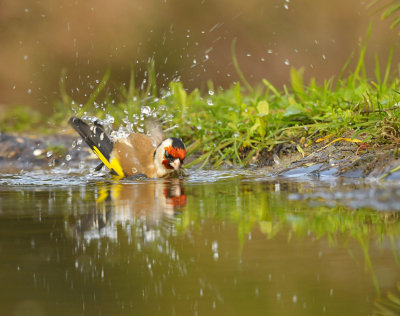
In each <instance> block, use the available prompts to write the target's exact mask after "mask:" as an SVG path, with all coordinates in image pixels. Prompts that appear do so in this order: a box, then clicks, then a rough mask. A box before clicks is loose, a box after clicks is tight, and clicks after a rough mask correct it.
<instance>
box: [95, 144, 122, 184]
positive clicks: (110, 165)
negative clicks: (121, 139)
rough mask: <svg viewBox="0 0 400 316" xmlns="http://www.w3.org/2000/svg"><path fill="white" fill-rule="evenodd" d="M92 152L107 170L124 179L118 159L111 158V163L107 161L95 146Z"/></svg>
mask: <svg viewBox="0 0 400 316" xmlns="http://www.w3.org/2000/svg"><path fill="white" fill-rule="evenodd" d="M93 152H94V153H95V154H96V155H97V157H99V158H100V160H101V162H102V163H104V164H105V166H106V167H107V168H108V169H110V170H113V171H115V173H116V174H117V175H118V176H119V177H121V178H123V177H125V174H124V171H123V170H122V167H121V165H120V163H119V161H118V159H115V158H113V159H111V161H108V160H107V159H106V157H104V155H103V154H102V153H101V151H100V150H99V149H98V148H97V147H96V146H93Z"/></svg>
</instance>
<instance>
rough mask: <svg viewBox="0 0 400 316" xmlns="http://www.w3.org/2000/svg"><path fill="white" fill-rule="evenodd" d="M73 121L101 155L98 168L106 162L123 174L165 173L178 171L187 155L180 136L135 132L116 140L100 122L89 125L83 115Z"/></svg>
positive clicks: (81, 134) (118, 174) (153, 176)
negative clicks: (149, 134)
mask: <svg viewBox="0 0 400 316" xmlns="http://www.w3.org/2000/svg"><path fill="white" fill-rule="evenodd" d="M69 123H70V125H71V126H72V127H73V128H74V129H75V130H76V131H77V132H78V133H79V135H80V136H81V137H82V138H83V140H84V141H85V142H86V144H88V145H89V147H90V148H91V149H92V150H93V152H94V153H95V154H96V155H97V156H98V157H99V158H100V160H101V162H102V164H101V165H100V166H99V167H98V168H96V170H98V169H100V168H101V167H102V165H103V164H104V165H105V166H106V167H107V168H108V169H110V172H111V173H112V174H113V175H115V176H117V177H119V178H123V177H129V176H133V175H145V176H146V177H148V178H161V177H165V176H166V175H168V174H171V173H172V172H174V171H178V170H179V169H180V168H181V166H182V165H183V160H184V159H185V156H186V149H185V145H184V144H183V142H182V140H180V139H179V138H175V137H170V138H166V139H164V140H162V138H161V135H154V136H153V135H152V136H147V135H144V134H139V133H131V134H129V135H128V136H127V137H123V138H121V139H118V140H115V141H112V140H111V139H110V137H109V136H108V135H107V134H106V133H105V131H104V128H103V126H102V125H100V124H99V123H97V122H95V123H94V125H93V126H89V125H88V124H86V123H85V122H84V121H82V120H81V119H80V118H77V117H71V118H70V119H69ZM161 140H162V141H161ZM158 142H159V144H158V146H156V144H157V143H158Z"/></svg>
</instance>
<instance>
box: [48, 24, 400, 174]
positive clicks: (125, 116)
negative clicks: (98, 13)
mask: <svg viewBox="0 0 400 316" xmlns="http://www.w3.org/2000/svg"><path fill="white" fill-rule="evenodd" d="M369 33H370V29H369V31H368V34H369ZM367 42H368V36H367V40H366V41H365V42H364V44H362V45H360V51H359V53H358V58H357V59H355V60H354V58H353V55H352V56H351V57H350V58H349V60H348V61H347V62H346V63H345V65H344V67H343V69H342V70H341V71H340V73H339V75H338V77H337V78H330V79H328V80H325V81H324V82H322V83H318V82H317V81H316V80H315V79H311V80H310V81H309V82H305V80H304V68H300V69H296V68H292V69H291V72H290V85H289V86H283V87H282V89H279V88H277V87H274V86H273V85H272V84H271V83H270V82H269V80H268V79H264V80H262V82H261V83H260V84H259V85H256V86H254V87H252V86H250V85H249V83H248V82H247V81H246V79H245V77H244V75H243V73H242V72H241V70H240V68H239V63H238V61H237V59H236V55H235V46H234V45H235V42H233V45H232V58H233V63H234V65H235V67H236V69H237V73H238V75H239V77H240V78H241V81H240V82H236V83H234V84H232V86H231V87H230V88H228V89H222V88H220V87H214V85H213V83H212V82H211V81H210V82H208V89H207V91H200V90H198V89H194V90H193V91H190V92H189V91H187V90H186V89H185V88H184V85H183V83H182V82H175V81H174V82H171V83H170V84H169V88H168V89H164V90H161V91H159V90H158V89H157V86H156V80H155V78H156V70H155V65H154V62H152V63H151V64H150V66H149V69H148V78H147V86H146V87H145V88H144V89H141V90H139V89H137V88H135V80H134V78H135V73H134V69H133V68H132V73H131V80H130V83H129V85H128V86H127V87H126V86H124V85H121V88H120V99H119V100H113V99H111V97H109V96H108V95H109V94H108V89H109V84H108V80H109V78H110V72H109V71H107V72H106V73H105V75H104V77H103V79H102V81H101V82H100V83H99V85H98V86H97V87H96V88H95V89H94V91H93V93H92V95H91V96H90V97H89V99H88V101H87V103H86V104H84V105H81V106H77V103H76V102H74V100H73V99H72V97H70V96H69V95H68V94H67V93H66V89H65V82H64V81H63V80H61V81H60V91H61V95H62V97H61V99H60V100H59V102H57V103H56V104H55V115H54V116H53V118H51V119H50V122H51V123H53V124H54V125H56V126H59V124H60V122H64V123H65V122H66V117H69V116H70V115H73V114H76V115H83V114H87V115H90V116H96V117H99V118H105V117H106V115H107V114H109V115H111V116H113V117H114V119H115V122H114V126H115V127H118V126H119V125H121V124H123V125H127V124H128V125H129V124H130V125H131V128H132V129H133V130H135V129H137V128H138V127H139V130H140V124H141V123H143V120H144V119H145V118H146V115H144V114H143V109H144V107H149V109H150V110H151V111H152V112H153V111H154V112H156V113H157V116H158V118H159V120H160V122H164V124H163V128H164V129H170V131H169V132H168V134H169V135H172V136H177V137H181V138H182V139H183V140H184V141H185V143H186V144H187V147H188V149H189V154H190V153H193V152H196V153H198V154H199V157H198V158H197V159H196V160H195V161H194V162H193V163H191V164H189V165H188V166H190V165H193V164H199V166H200V167H203V166H205V165H206V164H207V163H211V164H212V165H213V166H214V167H218V166H220V165H221V164H230V165H232V164H233V165H238V166H246V165H248V164H249V163H250V162H251V161H252V159H251V158H252V157H254V156H257V155H258V154H259V153H260V152H261V151H263V150H264V151H265V150H267V151H268V150H272V149H273V148H274V146H276V145H278V144H281V143H292V144H294V145H295V146H294V147H296V146H297V150H298V151H299V152H303V150H304V147H305V146H307V145H309V144H311V143H312V141H313V140H315V139H316V138H317V137H320V136H323V135H326V134H329V135H332V136H333V137H339V136H340V135H343V134H344V133H346V134H347V135H349V134H350V135H352V137H357V138H362V139H363V141H365V142H368V143H370V144H386V143H397V142H398V141H399V140H400V135H399V132H398V131H399V127H400V123H399V122H400V121H399V120H398V118H399V116H400V108H399V106H398V102H399V99H400V95H399V94H400V92H399V91H400V89H399V79H398V78H399V72H400V67H399V68H398V69H397V70H396V69H395V67H394V65H392V56H393V49H392V50H391V51H390V52H389V54H388V57H387V58H386V60H387V61H386V62H385V63H384V64H383V65H382V64H381V62H380V61H379V58H378V57H377V56H376V59H375V60H376V65H375V70H374V72H373V73H372V74H367V71H366V67H365V61H364V60H365V55H366V53H367ZM351 64H354V65H355V66H354V69H349V67H350V66H349V65H351ZM62 77H64V76H62ZM173 127H176V128H173ZM300 139H302V142H299V141H300ZM304 140H305V142H304Z"/></svg>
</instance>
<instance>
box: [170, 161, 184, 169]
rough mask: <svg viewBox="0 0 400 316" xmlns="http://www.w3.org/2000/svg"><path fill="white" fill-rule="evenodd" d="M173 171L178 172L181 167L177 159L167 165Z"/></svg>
mask: <svg viewBox="0 0 400 316" xmlns="http://www.w3.org/2000/svg"><path fill="white" fill-rule="evenodd" d="M169 165H170V166H171V167H172V168H174V169H175V170H178V169H179V168H180V167H181V161H180V160H179V159H175V160H174V161H173V162H171V163H170V164H169Z"/></svg>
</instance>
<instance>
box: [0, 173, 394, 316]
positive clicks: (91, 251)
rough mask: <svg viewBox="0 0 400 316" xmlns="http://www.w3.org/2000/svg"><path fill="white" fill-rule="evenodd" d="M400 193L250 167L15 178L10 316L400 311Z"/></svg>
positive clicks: (0, 263) (8, 195)
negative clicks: (161, 176)
mask: <svg viewBox="0 0 400 316" xmlns="http://www.w3.org/2000/svg"><path fill="white" fill-rule="evenodd" d="M397 195H399V194H398V189H397V188H396V186H394V185H393V186H391V187H390V188H387V187H386V188H382V187H379V186H378V185H377V184H365V183H364V184H360V183H355V182H351V181H344V180H340V179H330V180H329V179H328V180H327V181H320V180H316V179H304V178H303V179H290V180H289V179H272V178H268V177H267V176H265V175H260V174H258V173H257V172H253V173H250V172H244V171H240V172H220V171H203V172H190V173H189V176H188V177H186V178H185V179H180V180H179V179H170V180H147V181H132V180H123V181H119V182H114V181H112V180H110V179H109V178H108V177H106V176H104V175H101V174H100V175H93V174H90V173H87V174H86V173H85V174H82V172H79V171H77V170H70V171H69V173H68V172H66V171H65V170H60V169H57V168H55V169H53V170H50V171H36V172H24V173H21V174H11V173H10V174H6V173H4V174H3V175H2V176H0V235H1V238H0V258H1V259H0V271H1V272H0V273H1V280H2V284H3V286H2V290H1V294H0V308H1V310H2V311H3V312H4V314H7V315H132V314H137V315H199V314H200V315H244V314H245V315H375V314H387V315H390V312H393V313H394V314H393V315H395V314H396V311H398V310H399V307H400V305H399V304H398V303H397V304H396V298H397V299H398V298H400V291H399V290H398V286H399V284H400V270H399V247H400V238H399V237H400V224H399V220H398V213H397V212H396V211H397V205H400V204H399V203H397ZM378 202H379V203H378ZM377 203H378V204H377ZM389 292H390V293H391V296H390V295H389V296H388V293H389ZM390 298H391V299H390Z"/></svg>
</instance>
